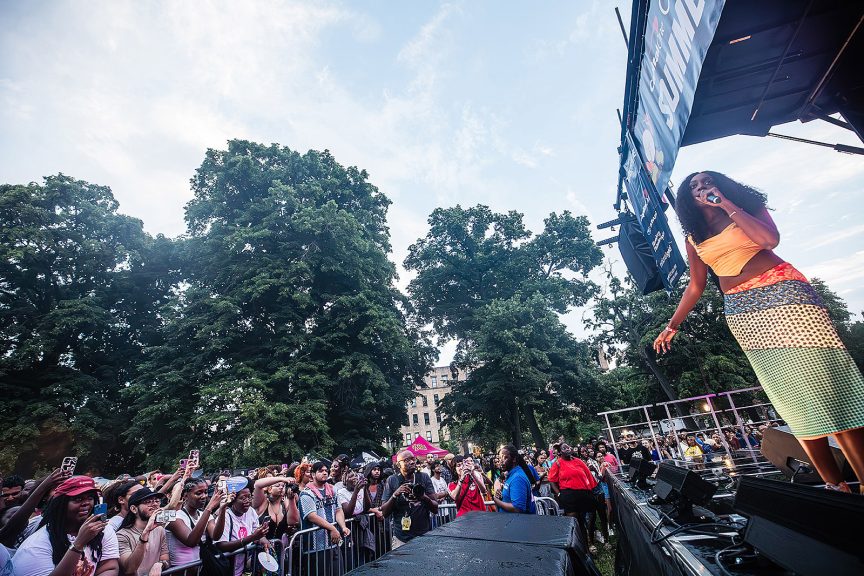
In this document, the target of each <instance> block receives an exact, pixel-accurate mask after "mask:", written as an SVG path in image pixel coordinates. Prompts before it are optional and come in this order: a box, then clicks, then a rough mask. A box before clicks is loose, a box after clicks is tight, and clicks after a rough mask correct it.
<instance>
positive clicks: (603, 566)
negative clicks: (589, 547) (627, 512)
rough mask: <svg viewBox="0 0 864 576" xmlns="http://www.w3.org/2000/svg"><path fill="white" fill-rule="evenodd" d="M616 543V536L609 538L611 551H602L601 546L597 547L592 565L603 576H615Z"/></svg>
mask: <svg viewBox="0 0 864 576" xmlns="http://www.w3.org/2000/svg"><path fill="white" fill-rule="evenodd" d="M617 543H618V537H617V536H610V537H609V544H611V546H612V548H611V550H604V549H603V546H602V545H599V546H597V552H598V553H597V556H596V557H595V558H594V563H595V564H596V565H597V569H598V570H600V573H601V574H602V575H603V576H615V546H616V545H617Z"/></svg>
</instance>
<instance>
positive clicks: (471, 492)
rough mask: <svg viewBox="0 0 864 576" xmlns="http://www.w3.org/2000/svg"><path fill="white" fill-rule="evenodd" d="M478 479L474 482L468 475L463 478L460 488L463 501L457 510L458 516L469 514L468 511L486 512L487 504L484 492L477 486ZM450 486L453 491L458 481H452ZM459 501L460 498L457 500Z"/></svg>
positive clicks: (460, 496)
mask: <svg viewBox="0 0 864 576" xmlns="http://www.w3.org/2000/svg"><path fill="white" fill-rule="evenodd" d="M476 482H477V480H476V479H475V480H474V481H473V482H472V481H471V480H469V479H468V477H467V476H466V477H465V478H463V479H462V488H460V489H459V498H460V499H461V503H460V504H459V505H458V509H457V510H456V517H457V518H458V517H459V516H462V515H463V514H467V513H468V512H485V511H486V504H485V503H484V502H483V492H481V491H480V489H479V488H477V484H476ZM448 488H449V489H450V490H451V491H452V490H455V489H456V483H455V482H450V485H449V486H448ZM457 502H459V500H457Z"/></svg>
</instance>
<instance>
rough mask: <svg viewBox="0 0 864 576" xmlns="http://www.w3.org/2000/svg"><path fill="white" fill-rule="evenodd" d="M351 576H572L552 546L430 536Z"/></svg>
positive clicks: (559, 550) (565, 558)
mask: <svg viewBox="0 0 864 576" xmlns="http://www.w3.org/2000/svg"><path fill="white" fill-rule="evenodd" d="M349 574H351V575H352V576H360V575H375V576H405V575H406V574H409V575H414V574H434V576H457V575H458V576H536V575H538V574H544V575H548V576H574V572H573V565H572V563H571V562H570V557H569V556H568V554H567V551H566V550H564V549H563V548H556V547H553V546H538V545H536V544H518V543H513V542H490V541H488V540H469V539H467V538H454V537H452V536H436V535H434V534H432V533H430V534H427V535H425V536H420V537H418V538H414V539H413V540H411V541H410V542H408V543H407V544H405V545H404V546H400V547H399V548H397V549H396V550H393V551H392V552H390V553H389V554H386V555H385V556H382V557H381V558H379V559H378V560H376V561H374V562H370V563H368V564H364V565H363V566H361V567H359V568H357V569H355V570H352V571H351V572H349Z"/></svg>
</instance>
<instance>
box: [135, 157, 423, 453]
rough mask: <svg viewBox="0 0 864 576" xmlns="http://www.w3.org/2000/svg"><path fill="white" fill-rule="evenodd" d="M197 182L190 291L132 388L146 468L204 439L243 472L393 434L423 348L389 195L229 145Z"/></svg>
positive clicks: (329, 166) (312, 160) (310, 164)
mask: <svg viewBox="0 0 864 576" xmlns="http://www.w3.org/2000/svg"><path fill="white" fill-rule="evenodd" d="M192 186H193V190H194V193H195V197H194V199H193V200H192V201H190V202H189V204H188V205H187V207H186V221H187V225H188V236H187V238H186V239H185V241H184V246H183V250H182V254H183V270H184V282H185V284H184V285H183V287H182V290H178V292H177V295H176V298H175V299H174V300H173V301H172V302H171V304H170V305H169V306H168V307H166V308H165V309H164V311H163V314H164V316H165V326H164V328H163V330H162V333H163V335H164V343H162V344H161V345H160V346H154V347H152V348H150V349H148V350H147V361H146V363H145V365H144V368H143V369H142V374H141V376H140V377H139V378H138V379H137V380H136V381H135V383H134V385H133V386H132V387H130V389H129V390H128V391H127V397H128V398H129V399H130V400H131V401H132V402H133V403H134V405H135V407H136V409H137V414H136V416H135V418H134V419H133V422H132V427H131V428H130V430H129V431H128V434H127V435H128V437H129V438H130V439H131V438H141V439H143V440H142V441H141V442H140V443H139V444H138V445H139V446H140V447H141V449H142V450H143V451H144V452H145V453H146V454H147V456H148V459H149V461H151V462H153V463H158V464H162V463H168V462H171V460H172V459H173V458H175V457H176V455H177V454H179V453H182V452H183V451H185V450H186V449H188V448H199V449H201V450H202V456H203V457H204V462H205V464H207V463H212V464H217V463H218V464H220V465H225V464H232V465H237V466H242V465H251V464H253V463H260V462H279V461H286V459H287V458H288V456H289V455H290V456H293V457H294V458H299V456H300V455H301V454H302V453H305V452H306V451H308V450H310V449H312V450H317V451H325V452H326V451H328V450H332V449H334V448H337V447H338V448H339V449H344V450H359V449H367V448H375V447H377V446H380V444H381V442H382V440H383V439H384V438H385V437H387V436H390V437H393V436H395V435H397V434H398V428H399V425H400V424H401V423H402V420H403V419H404V408H405V405H406V402H407V401H408V400H409V398H410V397H411V396H412V395H413V386H414V384H415V382H418V381H420V380H421V379H422V376H423V374H424V373H425V372H426V370H427V369H428V367H429V364H430V358H431V355H432V353H433V350H432V348H431V345H430V344H429V342H428V338H427V337H426V336H425V334H424V333H423V331H422V330H421V329H420V328H418V326H417V325H416V324H415V323H414V322H413V321H412V318H411V315H412V311H411V308H410V305H409V303H408V302H407V301H406V300H405V298H404V297H403V296H402V295H401V294H400V293H399V292H398V291H397V290H396V288H395V287H394V279H395V268H394V266H393V264H392V263H391V262H389V261H388V260H387V252H388V251H389V249H390V245H389V232H388V230H387V227H386V224H385V219H386V212H387V207H388V205H389V200H388V199H387V198H386V197H385V196H384V195H383V194H381V193H380V192H379V191H378V190H377V189H376V188H375V187H374V186H373V185H372V184H370V183H369V182H368V181H367V174H366V172H364V171H359V170H357V169H356V168H344V167H342V166H340V165H339V164H338V163H337V162H336V161H335V160H334V159H333V157H332V156H331V155H330V154H329V153H328V152H326V151H325V152H315V151H310V152H308V153H307V154H305V155H300V154H299V153H297V152H294V151H291V150H289V149H287V148H284V147H279V146H276V145H272V146H262V145H259V144H254V143H251V142H245V141H237V140H235V141H231V142H229V146H228V150H209V151H208V152H207V155H206V158H205V160H204V162H203V164H202V165H201V167H200V168H199V169H198V171H197V173H196V176H195V178H193V180H192ZM151 430H166V431H167V432H168V434H164V435H163V434H159V435H158V436H153V435H152V434H150V431H151Z"/></svg>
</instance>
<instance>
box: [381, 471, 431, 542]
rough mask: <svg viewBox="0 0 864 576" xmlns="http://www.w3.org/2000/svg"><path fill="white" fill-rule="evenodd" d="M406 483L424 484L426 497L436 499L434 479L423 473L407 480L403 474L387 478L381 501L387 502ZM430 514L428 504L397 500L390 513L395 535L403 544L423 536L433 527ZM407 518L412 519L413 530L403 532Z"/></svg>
mask: <svg viewBox="0 0 864 576" xmlns="http://www.w3.org/2000/svg"><path fill="white" fill-rule="evenodd" d="M406 482H410V483H412V484H422V485H423V489H424V491H425V492H426V495H427V496H428V497H429V498H432V499H434V498H435V489H434V488H433V486H432V479H431V478H430V477H429V475H428V474H425V473H423V472H415V473H414V477H413V478H407V479H406V478H405V477H403V476H402V474H393V475H392V476H390V477H389V478H387V484H385V485H384V496H383V497H382V498H381V501H382V502H387V500H389V499H390V498H391V497H392V496H393V493H394V492H395V491H396V489H397V488H399V486H401V485H402V484H405V483H406ZM429 512H430V511H429V509H428V508H427V507H426V504H425V503H424V502H422V501H419V500H417V501H415V500H409V501H406V500H405V499H403V498H397V499H396V500H394V502H393V508H392V509H391V512H390V515H391V517H392V519H393V535H394V536H396V538H398V539H399V540H401V541H402V542H407V541H408V540H410V539H412V538H414V537H415V536H422V535H423V534H425V533H426V532H428V531H429V529H430V528H431V527H432V526H431V522H430V517H429ZM405 516H408V517H409V518H411V528H410V529H409V530H408V531H407V532H406V531H404V530H402V518H404V517H405Z"/></svg>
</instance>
